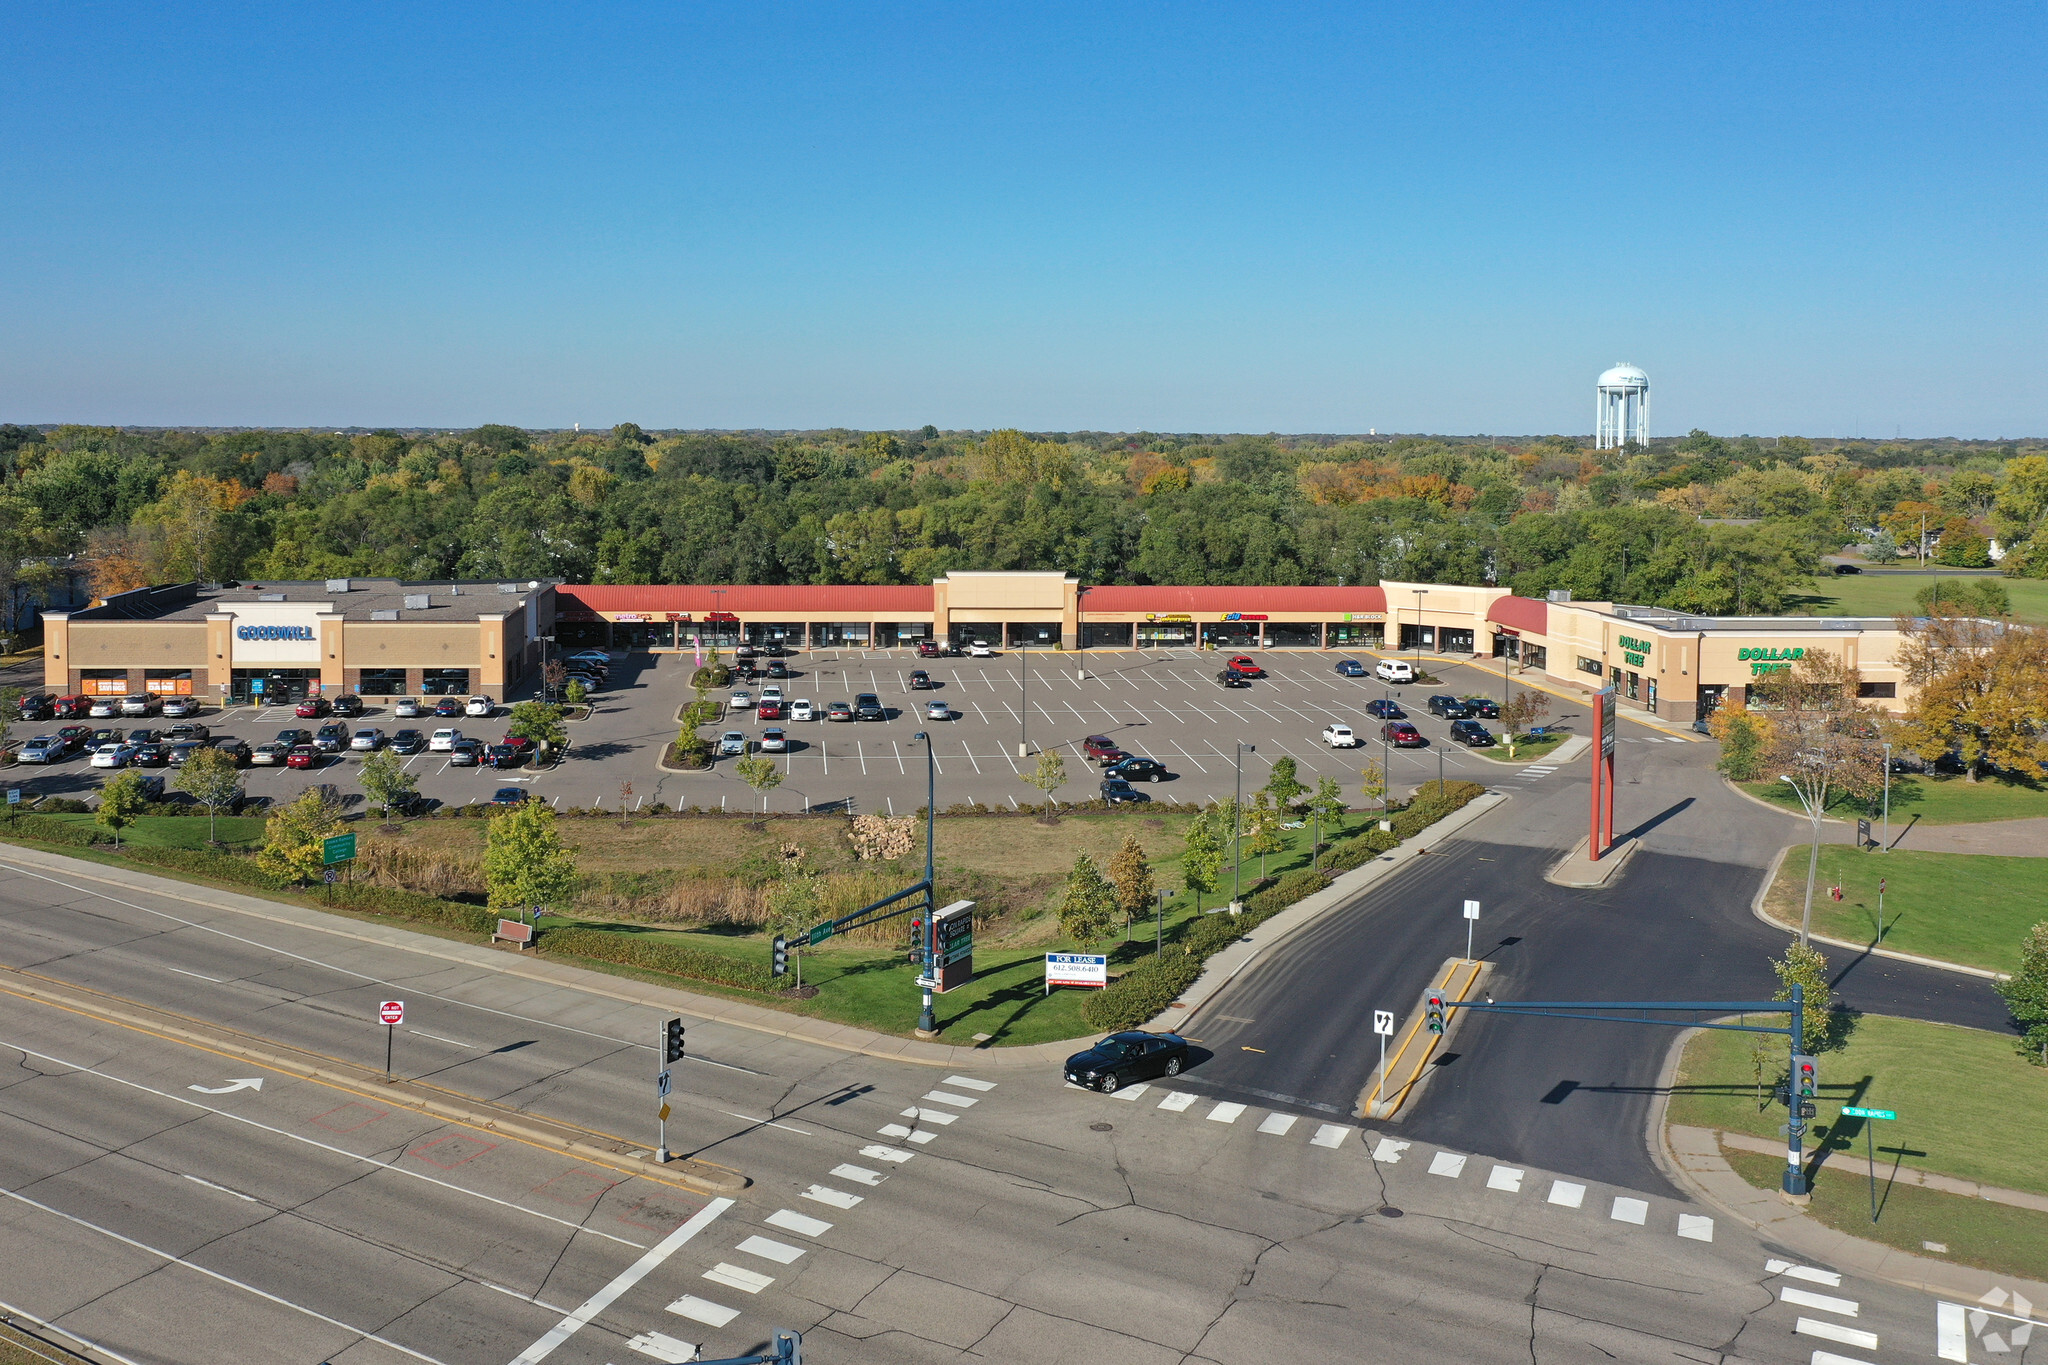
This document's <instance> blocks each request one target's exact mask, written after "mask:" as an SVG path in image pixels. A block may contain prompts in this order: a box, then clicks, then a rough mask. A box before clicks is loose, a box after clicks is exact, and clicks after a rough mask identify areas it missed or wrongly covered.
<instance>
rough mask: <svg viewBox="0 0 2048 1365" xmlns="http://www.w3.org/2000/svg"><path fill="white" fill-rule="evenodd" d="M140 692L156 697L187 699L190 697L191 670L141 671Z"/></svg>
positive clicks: (148, 669)
mask: <svg viewBox="0 0 2048 1365" xmlns="http://www.w3.org/2000/svg"><path fill="white" fill-rule="evenodd" d="M142 690H143V691H145V692H148V693H150V694H152V695H153V696H158V697H189V696H191V695H192V670H191V669H189V668H146V669H144V670H143V671H142Z"/></svg>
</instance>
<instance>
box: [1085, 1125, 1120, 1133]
mask: <svg viewBox="0 0 2048 1365" xmlns="http://www.w3.org/2000/svg"><path fill="white" fill-rule="evenodd" d="M1088 1131H1089V1132H1091V1133H1110V1132H1114V1131H1116V1125H1115V1124H1113V1123H1091V1124H1089V1125H1088Z"/></svg>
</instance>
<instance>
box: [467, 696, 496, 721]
mask: <svg viewBox="0 0 2048 1365" xmlns="http://www.w3.org/2000/svg"><path fill="white" fill-rule="evenodd" d="M497 709H498V704H497V703H496V702H494V701H492V700H491V699H490V698H489V697H471V698H470V699H469V700H468V701H467V702H466V703H464V704H463V707H462V714H463V715H465V716H488V715H491V714H492V713H493V712H495V711H496V710H497Z"/></svg>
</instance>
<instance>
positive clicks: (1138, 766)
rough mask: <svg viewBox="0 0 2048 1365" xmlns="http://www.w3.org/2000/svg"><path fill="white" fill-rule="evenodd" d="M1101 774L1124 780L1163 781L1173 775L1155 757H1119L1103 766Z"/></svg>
mask: <svg viewBox="0 0 2048 1365" xmlns="http://www.w3.org/2000/svg"><path fill="white" fill-rule="evenodd" d="M1102 775H1103V776H1104V777H1117V778H1122V779H1123V780H1124V781H1126V782H1164V781H1165V780H1166V779H1167V778H1169V777H1172V776H1173V774H1172V773H1170V772H1168V771H1166V765H1165V764H1164V763H1161V762H1160V761H1159V760H1158V759H1156V758H1121V759H1118V760H1117V761H1116V762H1114V763H1112V764H1110V765H1109V766H1108V767H1107V768H1104V769H1103V770H1102Z"/></svg>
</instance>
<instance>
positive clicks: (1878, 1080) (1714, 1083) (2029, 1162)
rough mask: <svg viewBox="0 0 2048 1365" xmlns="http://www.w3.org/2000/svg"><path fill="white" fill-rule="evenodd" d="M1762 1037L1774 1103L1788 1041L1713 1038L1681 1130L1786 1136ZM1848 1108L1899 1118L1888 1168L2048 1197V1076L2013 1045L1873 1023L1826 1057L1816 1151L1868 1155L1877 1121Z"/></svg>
mask: <svg viewBox="0 0 2048 1365" xmlns="http://www.w3.org/2000/svg"><path fill="white" fill-rule="evenodd" d="M1774 1022H1775V1021H1774ZM1758 1037H1763V1038H1765V1039H1766V1041H1767V1043H1768V1045H1769V1047H1770V1053H1769V1057H1768V1060H1767V1061H1766V1063H1765V1067H1764V1081H1763V1083H1764V1090H1765V1094H1766V1099H1767V1101H1768V1095H1769V1091H1770V1089H1771V1087H1772V1086H1773V1085H1775V1084H1776V1083H1777V1081H1778V1080H1779V1079H1780V1078H1782V1077H1783V1075H1784V1072H1785V1043H1784V1039H1783V1038H1780V1037H1773V1036H1771V1035H1759V1034H1745V1033H1718V1032H1717V1033H1703V1034H1700V1035H1699V1036H1698V1037H1696V1038H1694V1039H1693V1040H1692V1042H1691V1043H1689V1044H1688V1045H1687V1046H1686V1050H1685V1056H1684V1058H1683V1059H1682V1062H1681V1065H1680V1068H1679V1076H1678V1081H1677V1083H1676V1085H1675V1086H1674V1087H1673V1089H1672V1095H1671V1110H1670V1117H1671V1122H1673V1123H1683V1124H1690V1125H1693V1126H1695V1127H1700V1128H1718V1129H1722V1130H1724V1131H1727V1132H1735V1133H1748V1134H1750V1135H1752V1136H1754V1137H1765V1138H1775V1137H1777V1136H1779V1132H1778V1129H1779V1126H1780V1125H1781V1124H1783V1123H1784V1121H1785V1110H1784V1108H1783V1107H1782V1106H1779V1105H1776V1104H1770V1103H1768V1102H1767V1103H1766V1104H1765V1105H1764V1106H1763V1107H1761V1108H1760V1107H1759V1106H1758V1104H1757V1100H1756V1072H1755V1069H1754V1066H1753V1064H1752V1063H1751V1061H1750V1045H1751V1043H1752V1041H1753V1040H1754V1039H1756V1038H1758ZM1845 1104H1847V1105H1854V1106H1857V1107H1859V1108H1874V1109H1891V1110H1895V1111H1896V1112H1897V1113H1898V1115H1899V1117H1898V1120H1897V1121H1896V1122H1891V1123H1887V1122H1884V1121H1882V1120H1871V1121H1872V1122H1876V1123H1878V1125H1879V1126H1878V1131H1877V1135H1876V1136H1877V1146H1878V1156H1879V1158H1880V1159H1885V1158H1888V1157H1891V1156H1895V1155H1896V1156H1899V1159H1900V1160H1901V1161H1902V1162H1903V1163H1904V1164H1905V1165H1908V1166H1913V1167H1916V1168H1918V1169H1920V1170H1924V1171H1938V1172H1940V1173H1942V1174H1944V1175H1953V1176H1959V1177H1961V1178H1962V1179H1964V1180H1975V1181H1978V1182H1979V1183H1982V1184H1986V1185H1998V1186H2001V1187H2003V1188H2005V1189H2009V1190H2028V1191H2031V1192H2033V1193H2035V1194H2048V1147H2044V1146H2043V1145H2042V1143H2041V1141H2040V1136H2039V1132H2038V1129H2039V1117H2040V1115H2041V1114H2043V1113H2048V1069H2044V1068H2041V1067H2037V1066H2029V1065H2028V1064H2027V1063H2026V1062H2025V1061H2023V1060H2022V1059H2021V1058H2020V1055H2019V1053H2018V1052H2017V1051H2016V1050H2015V1049H2014V1047H2013V1040H2012V1039H2011V1038H2009V1037H2005V1036H2002V1035H1999V1034H1996V1033H1985V1032H1981V1031H1979V1030H1977V1029H1964V1028H1951V1027H1949V1026H1947V1025H1944V1024H1929V1023H1923V1022H1920V1021H1918V1020H1911V1019H1892V1018H1885V1017H1880V1016H1877V1015H1868V1016H1865V1017H1864V1018H1862V1019H1861V1020H1859V1021H1857V1023H1856V1025H1855V1027H1854V1028H1853V1029H1852V1030H1851V1031H1850V1033H1849V1037H1848V1040H1847V1042H1846V1043H1844V1044H1843V1046H1842V1047H1840V1048H1838V1049H1835V1050H1833V1051H1829V1052H1824V1053H1822V1054H1820V1106H1819V1107H1820V1117H1819V1118H1818V1119H1815V1120H1814V1121H1813V1126H1812V1127H1811V1128H1810V1130H1809V1132H1810V1134H1811V1136H1812V1137H1813V1138H1814V1139H1815V1140H1816V1141H1825V1142H1826V1143H1827V1145H1828V1146H1830V1147H1832V1148H1836V1149H1839V1150H1845V1151H1846V1150H1849V1149H1850V1148H1852V1147H1853V1149H1854V1150H1855V1152H1856V1153H1858V1154H1859V1155H1860V1154H1861V1153H1862V1151H1863V1124H1864V1122H1865V1121H1864V1120H1862V1119H1843V1118H1840V1117H1838V1115H1839V1113H1840V1111H1841V1107H1842V1106H1843V1105H1845ZM1887 1147H1898V1148H1903V1149H1904V1154H1903V1155H1901V1154H1899V1153H1892V1152H1887V1151H1885V1150H1884V1149H1885V1148H1887ZM1868 1216H1869V1215H1868V1214H1867V1213H1866V1214H1865V1218H1866V1219H1867V1218H1868ZM1935 1240H1936V1241H1941V1240H1944V1239H1942V1238H1940V1237H1936V1238H1935ZM2040 1264H2048V1261H2043V1262H2039V1263H2037V1267H2038V1265H2040Z"/></svg>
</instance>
